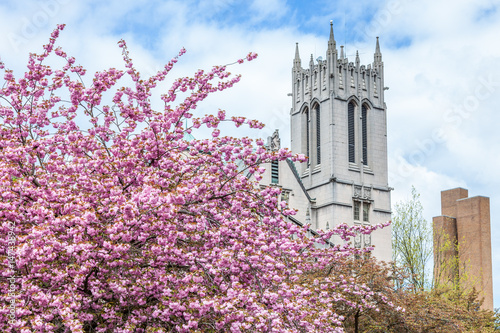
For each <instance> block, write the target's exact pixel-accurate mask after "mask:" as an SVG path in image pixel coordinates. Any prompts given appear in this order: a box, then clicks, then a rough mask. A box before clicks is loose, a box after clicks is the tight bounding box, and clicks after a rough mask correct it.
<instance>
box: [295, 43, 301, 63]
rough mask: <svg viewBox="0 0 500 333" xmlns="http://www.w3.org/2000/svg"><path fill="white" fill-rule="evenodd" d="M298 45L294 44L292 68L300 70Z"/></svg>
mask: <svg viewBox="0 0 500 333" xmlns="http://www.w3.org/2000/svg"><path fill="white" fill-rule="evenodd" d="M300 67H301V66H300V55H299V43H295V58H294V59H293V68H300Z"/></svg>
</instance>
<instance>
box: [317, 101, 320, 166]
mask: <svg viewBox="0 0 500 333" xmlns="http://www.w3.org/2000/svg"><path fill="white" fill-rule="evenodd" d="M320 120H321V115H320V110H319V105H317V104H316V164H321V121H320Z"/></svg>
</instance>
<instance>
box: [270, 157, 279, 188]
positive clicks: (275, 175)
mask: <svg viewBox="0 0 500 333" xmlns="http://www.w3.org/2000/svg"><path fill="white" fill-rule="evenodd" d="M278 163H279V162H278V161H272V162H271V183H272V184H278V182H279V164H278Z"/></svg>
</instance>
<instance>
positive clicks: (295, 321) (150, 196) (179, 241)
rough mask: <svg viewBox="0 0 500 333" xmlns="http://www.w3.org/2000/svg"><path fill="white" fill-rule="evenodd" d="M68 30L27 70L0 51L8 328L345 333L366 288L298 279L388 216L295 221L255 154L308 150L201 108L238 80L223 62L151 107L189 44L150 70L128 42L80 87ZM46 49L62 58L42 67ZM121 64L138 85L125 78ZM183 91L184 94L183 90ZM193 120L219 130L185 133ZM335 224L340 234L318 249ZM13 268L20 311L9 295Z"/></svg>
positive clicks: (3, 319) (0, 244) (180, 83)
mask: <svg viewBox="0 0 500 333" xmlns="http://www.w3.org/2000/svg"><path fill="white" fill-rule="evenodd" d="M63 29H64V25H59V26H58V27H57V29H56V30H55V31H54V32H53V33H52V36H51V38H50V41H49V43H48V44H47V45H45V46H44V51H43V53H41V54H31V55H30V57H29V61H28V67H27V71H26V73H25V74H24V75H23V76H22V77H21V78H19V79H16V78H15V77H14V75H13V72H12V71H11V70H8V69H5V65H4V64H3V63H0V68H1V69H3V70H4V84H3V86H2V88H1V89H0V118H1V119H2V122H1V125H0V126H1V127H0V195H1V200H0V230H1V232H2V233H3V234H5V235H6V234H7V233H8V231H9V230H10V229H9V225H11V222H14V223H15V226H16V228H15V234H16V237H17V253H16V265H15V266H16V267H15V269H14V270H13V269H12V267H9V262H8V260H7V247H8V246H7V245H8V244H7V238H6V237H4V238H1V239H0V259H1V261H0V277H1V281H0V289H1V293H0V304H1V306H2V307H1V309H0V331H2V332H35V331H36V332H56V331H57V332H62V331H65V332H66V331H71V332H111V331H112V332H146V331H147V332H152V331H155V332H171V331H176V332H207V331H208V332H227V331H231V332H256V331H258V332H336V331H338V332H341V331H342V320H343V317H342V316H339V315H337V314H336V312H335V308H337V307H338V306H343V307H345V306H347V307H355V308H359V309H363V308H370V307H373V303H372V302H371V301H370V300H371V298H372V297H373V292H371V291H370V289H369V288H368V287H366V286H363V287H358V286H356V284H355V282H353V281H351V280H350V279H349V278H347V277H345V278H344V277H343V276H340V277H338V276H328V277H324V278H318V279H315V280H314V281H310V280H308V279H305V278H304V277H305V276H307V273H308V272H309V273H310V272H315V271H319V270H321V269H325V268H326V267H329V266H330V265H332V264H334V263H336V262H338V261H339V260H342V258H344V259H345V258H348V257H349V256H353V255H357V254H360V253H362V251H363V250H357V249H354V248H352V247H351V245H350V243H349V242H348V240H349V237H351V236H353V235H354V233H355V232H360V231H361V232H367V233H369V232H371V231H372V230H373V229H376V228H378V227H379V226H375V227H371V228H369V229H366V228H365V229H363V228H359V227H358V228H355V227H348V226H346V225H340V226H338V227H336V228H333V229H332V230H328V231H327V232H320V234H319V236H318V238H316V239H313V238H310V237H308V233H307V226H306V227H300V226H297V225H295V224H293V223H291V222H289V221H288V220H287V216H288V215H291V214H294V213H295V211H294V210H293V209H290V208H289V207H287V206H286V204H285V203H280V202H279V195H280V190H279V189H278V188H272V187H269V188H264V189H261V188H259V187H258V186H256V183H255V181H254V180H252V177H248V175H252V174H254V175H259V174H261V173H262V172H263V168H260V167H259V166H260V164H261V163H264V162H270V161H272V160H284V159H288V158H289V159H292V160H294V161H301V160H304V159H305V158H304V156H299V155H297V156H295V155H292V154H291V152H290V151H288V150H286V149H282V150H280V151H279V152H270V151H268V150H267V149H265V146H264V143H263V141H262V140H252V139H249V138H246V137H245V138H232V137H227V136H221V135H220V131H219V129H218V125H219V123H220V122H221V121H226V120H227V121H232V122H234V123H235V125H236V126H241V125H245V124H246V125H248V126H250V127H253V128H262V126H263V124H262V123H260V122H259V121H256V120H249V119H246V118H244V117H232V118H230V119H227V118H226V115H225V112H224V111H219V112H217V113H216V114H212V115H205V116H201V115H197V116H196V117H195V116H194V112H195V109H196V107H197V105H198V104H199V103H200V102H202V101H203V100H204V99H205V98H206V97H207V96H208V95H210V94H212V93H214V92H217V91H222V90H225V89H227V88H229V87H231V86H232V85H234V84H235V83H237V82H238V81H239V80H240V77H239V76H232V75H231V74H230V73H229V72H228V71H227V66H215V67H214V68H212V69H211V70H209V71H202V70H199V71H197V72H196V73H195V74H194V76H193V77H189V78H188V77H186V78H180V79H178V80H176V81H174V83H173V85H172V87H171V88H170V89H169V90H168V91H167V92H165V93H164V94H163V95H162V96H161V99H162V101H163V102H164V107H163V109H162V110H155V109H153V107H152V106H151V103H150V97H151V92H152V89H153V88H155V86H156V85H157V84H158V83H160V82H161V81H163V80H165V78H166V77H167V74H168V73H169V71H170V70H171V69H172V67H173V66H174V64H175V63H176V62H177V61H178V58H179V57H180V56H182V54H184V52H185V50H184V49H183V50H181V51H180V52H179V54H178V56H176V57H175V58H174V59H172V60H171V61H170V62H169V63H168V64H166V65H165V67H164V68H163V69H162V70H161V71H159V72H158V73H157V74H156V75H154V76H152V77H150V78H147V79H144V78H142V77H141V75H140V73H139V72H138V71H137V69H136V68H135V67H134V64H133V61H132V59H131V57H130V54H129V51H128V49H127V46H126V43H125V42H124V41H120V42H119V43H118V44H119V47H120V48H121V49H122V50H123V59H124V67H125V68H124V69H116V68H111V69H108V70H105V71H102V72H98V73H96V74H95V75H94V77H93V78H92V83H91V84H90V85H86V84H85V81H84V78H85V77H86V71H85V69H84V68H83V67H82V66H79V65H76V60H75V58H73V57H71V56H69V55H67V54H66V53H65V52H64V51H63V50H62V49H61V48H59V47H56V46H55V42H56V40H57V37H58V35H59V32H60V31H62V30H63ZM49 56H55V57H59V58H60V59H62V60H61V61H62V62H63V64H62V66H61V68H59V69H52V68H51V67H50V66H48V65H46V64H45V63H46V59H47V57H49ZM256 56H257V55H256V54H254V53H250V54H248V56H247V57H246V58H245V60H252V59H254V58H255V57H256ZM241 62H244V60H239V61H237V63H241ZM125 75H128V76H129V77H130V78H131V79H132V81H133V84H132V85H131V86H124V87H118V86H117V84H118V82H119V80H120V79H121V78H122V77H123V76H125ZM112 89H113V90H114V92H113V97H112V100H111V101H108V104H106V102H104V101H103V96H105V93H106V92H108V91H111V90H112ZM179 92H182V93H183V95H185V94H186V93H187V97H186V98H185V99H184V100H182V101H181V102H177V100H176V98H177V94H178V93H179ZM174 103H175V104H174ZM187 120H189V124H190V125H189V126H188V127H187V128H186V127H185V123H186V121H187ZM200 126H207V127H209V128H213V129H214V131H213V137H212V138H210V139H199V140H196V139H194V140H191V141H187V140H185V134H186V133H191V131H192V130H196V129H197V128H199V127H200ZM358 229H360V230H358ZM333 235H339V236H340V237H341V238H342V239H344V240H345V241H346V242H345V244H344V243H343V244H341V245H336V246H331V247H329V248H319V247H318V246H317V244H318V243H325V242H326V241H327V240H328V239H330V237H332V236H333ZM12 274H15V275H16V276H17V277H18V279H17V281H18V283H19V288H18V290H19V293H17V294H16V296H15V302H16V318H15V320H11V319H9V317H8V302H9V300H8V298H7V297H6V296H3V295H6V293H7V291H8V290H7V289H8V288H9V284H8V281H7V277H9V276H12ZM349 294H353V295H362V297H361V299H362V301H360V302H356V301H352V300H351V299H352V298H349V297H347V296H346V295H349Z"/></svg>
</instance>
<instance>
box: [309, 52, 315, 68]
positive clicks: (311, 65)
mask: <svg viewBox="0 0 500 333" xmlns="http://www.w3.org/2000/svg"><path fill="white" fill-rule="evenodd" d="M313 66H314V58H313V55H312V53H311V60H309V67H313Z"/></svg>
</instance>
